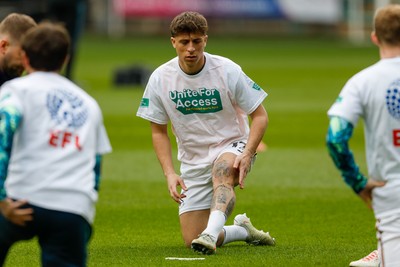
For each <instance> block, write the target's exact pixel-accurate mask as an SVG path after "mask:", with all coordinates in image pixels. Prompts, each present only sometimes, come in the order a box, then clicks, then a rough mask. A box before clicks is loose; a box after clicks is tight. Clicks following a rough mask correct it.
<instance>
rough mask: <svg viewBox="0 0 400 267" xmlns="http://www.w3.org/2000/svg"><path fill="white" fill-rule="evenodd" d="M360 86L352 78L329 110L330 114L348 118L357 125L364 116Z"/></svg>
mask: <svg viewBox="0 0 400 267" xmlns="http://www.w3.org/2000/svg"><path fill="white" fill-rule="evenodd" d="M359 90H360V87H359V86H358V85H357V82H356V80H355V79H354V78H353V79H350V80H349V81H348V82H347V83H346V85H345V86H344V87H343V89H342V91H341V92H340V94H339V97H338V98H337V99H336V102H335V103H334V104H333V105H332V106H331V108H330V109H329V110H328V116H338V117H342V118H344V119H346V120H347V121H349V122H351V123H352V124H353V126H355V125H356V124H357V122H358V119H359V118H360V117H361V116H363V106H362V99H361V95H360V94H361V92H360V91H359Z"/></svg>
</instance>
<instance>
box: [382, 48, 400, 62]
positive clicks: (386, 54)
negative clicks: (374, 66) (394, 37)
mask: <svg viewBox="0 0 400 267" xmlns="http://www.w3.org/2000/svg"><path fill="white" fill-rule="evenodd" d="M379 53H380V57H381V59H387V58H395V57H400V46H385V47H381V49H380V50H379Z"/></svg>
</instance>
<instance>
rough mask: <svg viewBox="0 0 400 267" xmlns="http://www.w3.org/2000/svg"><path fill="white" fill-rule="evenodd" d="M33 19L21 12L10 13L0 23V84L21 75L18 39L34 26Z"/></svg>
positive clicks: (21, 67) (22, 69)
mask: <svg viewBox="0 0 400 267" xmlns="http://www.w3.org/2000/svg"><path fill="white" fill-rule="evenodd" d="M35 26H36V23H35V21H34V20H33V19H32V18H31V17H29V16H27V15H23V14H17V13H11V14H9V15H8V16H7V17H5V18H4V19H3V20H2V21H1V23H0V85H2V84H3V83H4V82H6V81H8V80H11V79H13V78H16V77H19V76H21V74H22V72H23V71H24V68H23V66H22V60H21V45H20V41H21V38H22V36H23V35H24V34H25V32H26V31H27V30H29V29H31V28H32V27H35Z"/></svg>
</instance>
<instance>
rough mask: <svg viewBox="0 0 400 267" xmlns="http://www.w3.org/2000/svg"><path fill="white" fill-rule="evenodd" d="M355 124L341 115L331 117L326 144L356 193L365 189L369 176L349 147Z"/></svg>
mask: <svg viewBox="0 0 400 267" xmlns="http://www.w3.org/2000/svg"><path fill="white" fill-rule="evenodd" d="M353 128H354V127H353V125H352V124H351V123H350V122H348V121H347V120H345V119H343V118H341V117H335V116H333V117H331V118H330V121H329V129H328V134H327V136H326V144H327V147H328V151H329V155H330V156H331V158H332V160H333V162H334V163H335V165H336V167H337V168H338V169H339V170H340V172H341V174H342V177H343V180H344V181H345V182H346V184H347V185H349V186H350V187H351V188H352V189H353V191H354V192H355V193H357V194H358V193H359V192H360V191H361V190H363V189H364V188H365V186H366V184H367V178H366V177H365V176H364V175H363V174H362V173H361V172H360V170H359V167H358V166H357V164H356V163H355V161H354V157H353V153H352V152H351V151H350V149H349V144H348V143H349V140H350V138H351V136H352V134H353Z"/></svg>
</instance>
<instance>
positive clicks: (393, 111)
mask: <svg viewBox="0 0 400 267" xmlns="http://www.w3.org/2000/svg"><path fill="white" fill-rule="evenodd" d="M386 107H387V109H388V111H389V114H390V115H391V116H392V117H393V118H395V119H397V120H400V80H397V81H394V82H393V83H392V84H391V85H390V86H389V88H388V89H387V91H386Z"/></svg>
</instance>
